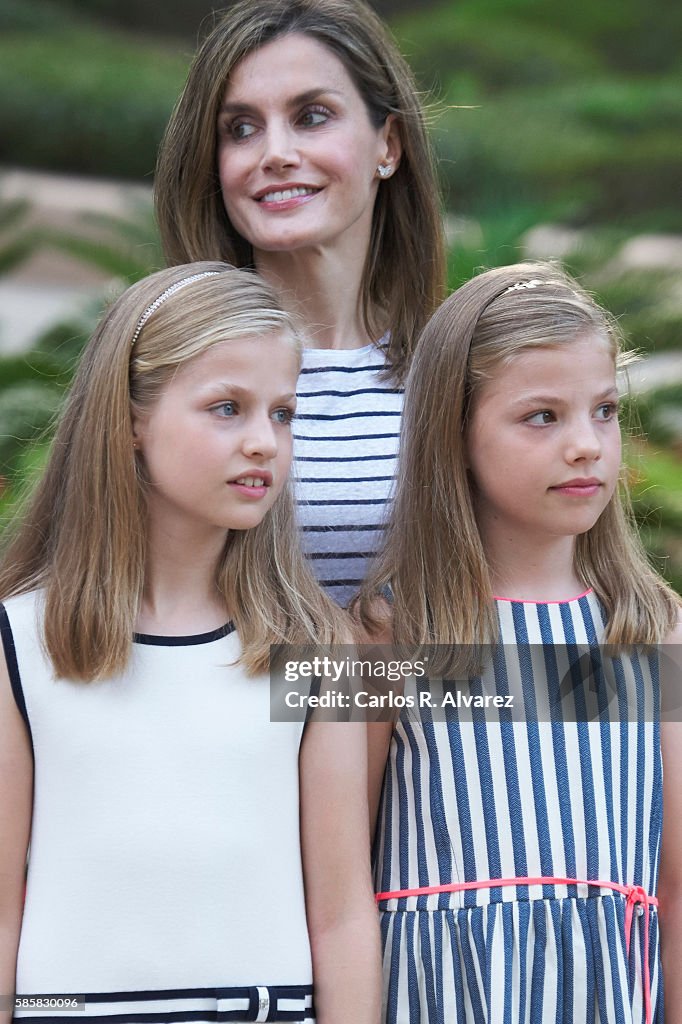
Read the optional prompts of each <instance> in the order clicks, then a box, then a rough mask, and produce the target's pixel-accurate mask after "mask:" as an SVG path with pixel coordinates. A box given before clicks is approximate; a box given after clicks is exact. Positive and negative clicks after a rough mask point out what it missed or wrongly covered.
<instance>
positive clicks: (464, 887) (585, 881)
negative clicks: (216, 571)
mask: <svg viewBox="0 0 682 1024" xmlns="http://www.w3.org/2000/svg"><path fill="white" fill-rule="evenodd" d="M588 593H589V591H588ZM583 596H584V595H583ZM527 603H530V604H534V603H535V602H527ZM545 603H546V604H554V603H555V602H553V601H547V602H545ZM502 885H593V886H596V887H597V888H599V889H612V890H613V892H619V893H621V894H622V895H623V896H625V921H624V925H625V929H624V930H625V955H626V957H629V956H630V939H631V936H632V926H633V923H634V915H635V909H636V910H637V913H638V914H641V915H642V916H643V918H644V929H643V930H644V935H643V943H642V944H643V946H644V964H643V970H642V987H643V989H644V1018H645V1020H646V1024H652V1015H651V972H650V968H649V914H650V908H651V907H658V900H657V899H656V897H655V896H649V894H648V893H647V892H646V890H645V889H643V888H642V886H641V885H621V884H620V882H605V881H602V880H599V879H594V878H558V877H556V876H552V875H541V876H540V877H536V878H530V877H528V876H524V877H521V878H483V879H480V880H478V881H475V882H449V883H447V884H446V885H423V886H420V887H419V888H418V889H395V890H394V891H393V892H378V893H376V894H375V897H374V898H375V900H376V902H377V903H383V902H384V901H386V900H401V899H405V898H406V897H407V896H433V895H435V894H439V893H442V892H468V891H470V890H472V889H497V888H498V887H499V886H502Z"/></svg>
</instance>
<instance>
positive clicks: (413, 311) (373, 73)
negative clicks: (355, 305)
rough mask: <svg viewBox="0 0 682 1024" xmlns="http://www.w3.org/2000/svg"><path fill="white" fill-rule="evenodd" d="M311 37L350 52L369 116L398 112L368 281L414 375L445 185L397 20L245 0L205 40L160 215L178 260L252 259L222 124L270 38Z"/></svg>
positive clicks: (396, 371) (342, 2) (160, 192)
mask: <svg viewBox="0 0 682 1024" xmlns="http://www.w3.org/2000/svg"><path fill="white" fill-rule="evenodd" d="M294 32H298V33H302V34H304V35H308V36H310V37H311V38H313V39H316V40H317V41H318V42H320V43H322V44H323V45H324V46H326V47H327V48H328V49H330V50H331V51H332V52H333V53H334V54H335V55H336V57H338V58H339V60H341V62H342V63H343V65H344V66H345V68H346V70H347V72H348V73H349V75H350V77H351V78H352V80H353V82H354V83H355V85H356V87H357V89H358V91H359V93H360V95H361V97H362V99H363V101H364V103H365V106H366V108H367V112H368V114H369V117H370V120H371V122H372V124H373V125H374V126H375V127H377V128H378V127H380V126H381V125H382V124H384V122H385V121H386V118H387V117H388V116H389V114H392V115H393V116H394V117H395V118H396V121H397V124H398V127H399V131H400V137H401V142H402V155H401V159H400V163H399V166H398V167H397V168H396V171H395V174H393V175H392V176H391V177H390V178H389V179H387V180H386V181H382V182H380V184H379V190H378V195H377V200H376V203H375V207H374V216H373V222H372V234H371V239H370V245H369V251H368V253H367V258H366V264H365V273H364V275H363V286H362V310H363V315H364V320H365V327H366V329H367V332H368V334H369V335H370V337H375V338H379V337H381V336H382V335H383V334H384V333H385V332H386V330H388V329H390V331H391V337H390V343H389V349H388V360H389V363H390V366H391V369H392V373H393V375H394V376H395V378H396V380H398V381H400V380H402V379H403V377H404V376H405V374H406V372H407V368H408V366H409V361H410V357H411V354H412V351H413V348H414V342H415V339H416V337H417V335H418V333H419V331H420V330H421V329H422V327H423V326H424V324H425V323H426V321H427V319H428V317H429V316H430V315H431V313H432V312H433V311H434V309H435V308H436V306H437V304H438V302H439V301H440V300H441V298H442V297H443V294H444V285H445V255H444V242H443V231H442V223H441V211H440V203H439V192H438V185H437V181H436V174H435V165H434V159H433V154H432V150H431V146H430V144H429V140H428V136H427V132H426V125H425V118H424V112H423V109H422V105H421V103H420V100H419V96H418V93H417V89H416V85H415V82H414V78H413V76H412V73H411V71H410V69H409V67H408V66H407V64H406V62H405V60H404V59H403V57H402V56H401V54H400V53H399V51H398V49H397V47H396V45H395V43H394V41H393V40H392V39H391V37H390V35H389V33H388V31H387V29H386V26H385V25H384V24H383V22H382V21H381V20H380V19H379V18H378V17H377V15H376V14H375V13H374V12H373V11H372V9H371V8H370V7H369V6H367V5H366V4H365V3H363V2H362V0H242V2H241V3H237V4H235V5H234V6H233V7H231V8H230V9H229V10H227V11H226V12H225V13H224V15H223V17H222V18H221V19H220V21H219V22H218V23H217V24H216V26H215V28H214V29H213V31H212V32H211V33H210V35H209V36H208V37H207V38H206V40H205V41H204V43H203V45H202V46H201V47H200V48H199V50H198V52H197V54H196V56H195V58H194V61H193V63H192V66H191V68H190V70H189V74H188V77H187V82H186V85H185V88H184V91H183V93H182V95H181V96H180V99H179V101H178V103H177V105H176V108H175V110H174V112H173V114H172V116H171V119H170V122H169V124H168V128H167V130H166V134H165V136H164V139H163V142H162V143H161V148H160V151H159V159H158V163H157V168H156V178H155V196H156V214H157V219H158V223H159V228H160V231H161V240H162V243H163V248H164V252H165V254H166V258H167V259H168V260H169V262H171V263H186V262H188V261H190V260H201V259H224V260H228V261H229V262H231V263H234V264H236V265H238V266H251V265H252V264H253V253H252V250H251V246H250V244H249V242H248V240H246V239H244V238H242V237H241V235H239V234H238V232H237V231H236V230H235V229H234V227H233V226H232V224H231V222H230V220H229V218H228V216H227V213H226V211H225V206H224V203H223V199H222V195H221V189H220V180H219V177H218V166H217V155H216V152H217V141H216V124H217V119H218V112H219V109H220V105H221V103H222V100H223V96H224V94H225V89H226V86H227V83H228V80H229V76H230V74H231V72H232V71H233V69H234V68H235V67H236V66H237V64H238V63H239V62H240V61H241V60H243V59H244V57H246V56H247V55H248V54H250V53H252V52H253V51H254V50H257V49H258V48H259V47H261V46H263V45H265V44H266V43H269V42H271V41H272V40H274V39H277V38H279V37H281V36H284V35H287V34H290V33H294Z"/></svg>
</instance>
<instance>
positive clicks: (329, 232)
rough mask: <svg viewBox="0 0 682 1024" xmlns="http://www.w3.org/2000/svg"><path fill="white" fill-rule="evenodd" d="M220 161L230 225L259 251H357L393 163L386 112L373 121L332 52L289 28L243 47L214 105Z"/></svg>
mask: <svg viewBox="0 0 682 1024" xmlns="http://www.w3.org/2000/svg"><path fill="white" fill-rule="evenodd" d="M217 129H218V169H219V175H220V185H221V188H222V194H223V201H224V203H225V209H226V211H227V214H228V216H229V218H230V221H231V223H232V225H233V227H234V228H235V229H236V230H237V231H238V232H239V234H240V235H242V236H243V237H244V238H245V239H246V240H247V241H248V242H250V243H251V245H252V246H253V249H254V252H255V254H256V256H258V254H259V253H263V254H265V253H268V252H286V251H295V250H304V249H306V248H312V249H324V248H329V247H331V248H333V249H335V250H338V251H339V252H341V253H343V254H346V255H347V257H348V258H363V257H364V255H365V253H366V251H367V247H368V244H369V238H370V230H371V223H372V211H373V208H374V202H375V199H376V193H377V188H378V187H379V175H378V173H377V167H378V166H379V165H380V164H382V165H386V164H388V165H390V167H391V169H392V170H395V167H396V166H397V162H398V160H399V158H400V141H399V135H398V131H397V127H396V125H395V123H394V120H393V118H392V117H390V116H389V118H388V119H387V121H386V123H385V124H384V125H382V126H381V127H380V128H375V127H374V126H373V125H372V123H371V121H370V119H369V114H368V111H367V108H366V106H365V103H364V101H363V99H362V97H361V95H360V93H359V92H358V90H357V88H356V86H355V84H354V82H353V80H352V79H351V77H350V75H349V74H348V72H347V71H346V69H345V67H344V65H343V64H342V62H341V61H340V60H339V58H338V57H337V56H336V55H335V54H334V53H333V52H332V51H331V50H330V49H329V48H328V47H326V46H325V45H324V44H323V43H320V42H318V41H317V40H316V39H313V38H312V37H310V36H306V35H303V34H300V33H292V34H290V35H285V36H282V37H280V38H278V39H275V40H273V41H272V42H270V43H267V44H266V45H264V46H262V47H260V49H258V50H255V51H254V52H253V53H251V54H249V55H248V56H247V57H245V58H244V59H243V60H242V61H241V62H240V63H239V64H238V65H237V66H236V68H235V69H234V71H233V72H232V74H231V76H230V80H229V82H228V86H227V89H226V90H225V95H224V97H223V104H222V106H221V109H220V112H219V114H218V125H217Z"/></svg>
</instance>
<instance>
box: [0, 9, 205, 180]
mask: <svg viewBox="0 0 682 1024" xmlns="http://www.w3.org/2000/svg"><path fill="white" fill-rule="evenodd" d="M2 2H3V3H4V2H5V0H2ZM0 23H1V18H0ZM187 64H188V59H187V57H183V56H182V55H181V54H178V53H177V52H176V51H175V50H174V49H171V48H169V47H167V46H166V47H164V46H163V45H162V44H159V43H154V42H149V41H147V42H145V41H144V40H140V39H136V38H134V37H132V36H130V35H125V34H123V33H115V32H112V31H111V30H109V31H105V30H103V29H101V28H97V27H93V28H89V29H88V28H85V27H83V26H82V25H81V24H80V23H78V22H75V21H69V20H66V21H65V22H64V23H61V24H59V25H52V26H51V27H49V28H47V29H44V28H42V27H41V28H35V29H33V30H31V31H29V30H28V29H25V30H18V29H15V30H11V31H10V30H7V31H4V32H3V34H2V37H1V38H0V161H3V162H5V163H14V164H17V163H19V164H22V165H24V166H28V167H48V168H50V169H51V170H55V171H72V172H76V173H79V174H100V175H107V176H109V177H120V178H148V179H149V178H151V175H152V174H153V171H154V165H155V162H156V151H157V148H158V144H159V141H160V139H161V135H162V133H163V130H164V127H165V124H166V121H167V120H168V116H169V114H170V112H171V110H172V108H173V104H174V102H175V100H176V98H177V95H178V93H179V92H180V89H181V87H182V83H183V80H184V76H185V73H186V69H187Z"/></svg>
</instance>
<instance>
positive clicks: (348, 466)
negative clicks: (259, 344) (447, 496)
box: [294, 345, 403, 606]
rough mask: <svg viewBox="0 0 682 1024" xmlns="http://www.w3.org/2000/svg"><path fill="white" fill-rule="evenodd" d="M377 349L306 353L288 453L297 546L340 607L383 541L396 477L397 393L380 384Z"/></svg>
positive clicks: (381, 365)
mask: <svg viewBox="0 0 682 1024" xmlns="http://www.w3.org/2000/svg"><path fill="white" fill-rule="evenodd" d="M384 368H385V357H384V352H383V350H382V348H381V347H378V346H377V345H367V346H365V347H364V348H357V349H306V350H305V351H304V356H303V369H302V372H301V376H300V378H299V384H298V407H297V412H296V419H295V422H294V454H295V467H294V474H295V477H296V487H297V499H298V513H299V522H300V524H301V528H302V531H303V546H304V550H305V551H306V553H307V554H308V555H309V557H310V558H311V560H312V564H313V568H314V570H315V573H316V575H317V577H318V579H319V580H320V582H321V583H323V584H324V585H325V586H326V587H327V588H328V590H329V593H330V594H331V596H332V597H333V598H334V599H335V600H336V601H338V603H339V604H341V605H344V606H345V605H347V604H348V602H349V601H350V599H351V598H352V596H353V595H354V594H355V593H356V591H357V590H358V588H359V586H360V584H361V583H362V581H363V579H364V577H365V575H366V573H367V569H368V563H369V561H370V560H371V559H372V558H373V557H374V555H375V554H376V553H377V551H378V549H379V547H380V544H381V540H382V535H383V523H384V520H385V515H386V504H387V501H388V499H389V497H390V495H391V492H392V487H393V481H394V477H395V472H396V460H397V454H398V441H399V434H400V415H401V412H402V403H403V393H402V389H396V388H395V386H394V385H393V384H392V383H391V382H390V381H386V380H382V379H381V372H382V370H383V369H384Z"/></svg>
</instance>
